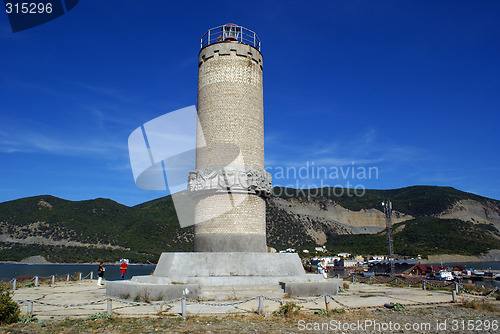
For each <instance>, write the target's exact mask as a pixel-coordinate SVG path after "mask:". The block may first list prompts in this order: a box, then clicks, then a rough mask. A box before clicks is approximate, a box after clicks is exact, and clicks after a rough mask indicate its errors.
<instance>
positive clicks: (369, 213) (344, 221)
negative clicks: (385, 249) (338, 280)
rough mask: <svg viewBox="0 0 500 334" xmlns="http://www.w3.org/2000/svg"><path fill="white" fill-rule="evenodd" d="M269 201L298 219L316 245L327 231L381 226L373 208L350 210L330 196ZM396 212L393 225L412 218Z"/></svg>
mask: <svg viewBox="0 0 500 334" xmlns="http://www.w3.org/2000/svg"><path fill="white" fill-rule="evenodd" d="M272 202H273V204H275V205H276V207H278V208H279V209H282V210H285V211H287V212H288V213H289V214H291V215H292V216H294V217H295V218H296V220H297V221H298V222H300V223H301V224H302V225H303V226H304V229H305V232H306V233H307V234H308V235H309V236H310V237H311V238H312V239H313V240H314V241H315V242H316V243H318V244H319V245H323V244H324V243H326V240H327V234H328V233H331V234H361V233H377V232H380V231H382V230H384V229H385V226H386V220H385V215H384V213H383V212H381V211H379V210H376V209H362V210H360V211H351V210H348V209H346V208H344V207H342V206H341V205H339V204H337V203H335V202H334V201H332V200H330V199H317V198H308V199H301V200H299V199H296V198H291V199H283V198H273V199H272ZM413 218H414V217H413V216H411V215H406V214H404V213H400V212H397V211H394V212H393V219H392V222H393V224H395V223H400V222H404V221H406V220H410V219H413Z"/></svg>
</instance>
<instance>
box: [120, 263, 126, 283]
mask: <svg viewBox="0 0 500 334" xmlns="http://www.w3.org/2000/svg"><path fill="white" fill-rule="evenodd" d="M120 273H121V274H122V279H125V274H126V273H127V262H125V260H123V259H122V264H121V265H120Z"/></svg>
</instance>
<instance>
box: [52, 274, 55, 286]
mask: <svg viewBox="0 0 500 334" xmlns="http://www.w3.org/2000/svg"><path fill="white" fill-rule="evenodd" d="M55 282H56V277H55V276H54V275H52V284H54V283H55Z"/></svg>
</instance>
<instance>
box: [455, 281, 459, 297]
mask: <svg viewBox="0 0 500 334" xmlns="http://www.w3.org/2000/svg"><path fill="white" fill-rule="evenodd" d="M455 292H456V293H457V294H458V283H457V282H455Z"/></svg>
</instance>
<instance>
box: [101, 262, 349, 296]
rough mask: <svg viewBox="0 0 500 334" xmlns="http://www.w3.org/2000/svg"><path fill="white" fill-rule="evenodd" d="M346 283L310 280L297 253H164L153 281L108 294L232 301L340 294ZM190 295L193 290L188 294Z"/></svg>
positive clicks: (114, 286) (138, 279)
mask: <svg viewBox="0 0 500 334" xmlns="http://www.w3.org/2000/svg"><path fill="white" fill-rule="evenodd" d="M340 284H342V280H341V279H335V278H328V279H325V278H324V277H323V276H322V275H318V274H306V273H305V271H304V268H303V267H302V264H301V261H300V258H299V256H298V255H297V254H296V253H263V252H220V253H201V252H200V253H197V252H193V253H163V254H162V255H161V257H160V260H159V261H158V265H157V266H156V269H155V271H154V273H153V275H149V276H134V277H133V278H132V279H131V280H129V281H111V282H108V283H107V285H106V294H107V295H108V296H116V297H119V298H124V299H130V300H133V299H136V298H139V299H142V300H144V299H149V300H169V299H174V298H179V297H182V296H184V295H185V296H186V297H188V298H193V299H201V300H227V299H239V298H248V297H255V296H260V295H262V296H267V297H274V298H279V297H283V296H284V294H285V293H287V294H289V295H290V296H296V297H301V296H314V295H320V294H323V293H328V294H332V295H333V294H337V291H338V288H339V286H340ZM186 289H187V290H186Z"/></svg>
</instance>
